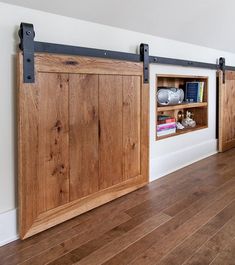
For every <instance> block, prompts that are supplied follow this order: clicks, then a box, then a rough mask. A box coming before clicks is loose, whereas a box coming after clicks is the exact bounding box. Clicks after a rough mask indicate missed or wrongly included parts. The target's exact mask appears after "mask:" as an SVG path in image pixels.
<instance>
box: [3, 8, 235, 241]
mask: <svg viewBox="0 0 235 265" xmlns="http://www.w3.org/2000/svg"><path fill="white" fill-rule="evenodd" d="M0 18H1V22H0V39H1V42H0V52H1V57H0V76H1V78H0V95H1V96H0V132H1V137H0V244H1V243H3V242H7V241H9V240H11V239H14V237H15V235H16V232H15V227H16V220H15V219H16V217H15V216H16V211H15V209H16V207H17V200H16V198H17V196H16V179H17V171H16V122H15V121H16V113H15V91H16V85H15V79H16V72H15V54H16V51H17V44H18V42H19V39H18V36H17V31H18V28H19V25H20V22H29V23H33V24H34V26H35V30H36V38H35V39H36V40H40V41H46V42H55V43H65V44H73V45H80V46H86V47H94V48H101V49H111V50H120V51H124V52H133V53H135V52H136V49H137V47H138V45H139V44H140V43H142V42H144V43H148V44H149V45H150V54H152V55H159V56H166V57H174V58H182V59H190V60H197V61H205V62H211V63H215V60H216V58H218V57H220V56H224V57H226V60H227V64H231V65H235V55H234V54H231V53H226V52H222V51H217V50H213V49H208V48H203V47H199V46H195V45H190V44H186V43H180V42H176V41H171V40H167V39H162V38H158V37H154V36H150V35H145V34H141V33H136V32H131V31H126V30H122V29H118V28H112V27H108V26H104V25H99V24H93V23H89V22H85V21H80V20H75V19H71V18H66V17H62V16H58V15H52V14H49V13H44V12H39V11H35V10H30V9H26V8H21V7H16V6H11V5H7V4H3V3H0ZM156 73H173V74H196V75H208V76H209V98H210V102H209V128H208V129H204V130H202V131H197V132H193V133H190V134H186V135H184V136H183V135H181V136H177V137H173V138H169V139H165V140H162V141H158V142H155V123H154V122H155V94H154V90H155V75H156ZM150 90H151V93H150V97H151V98H150V110H151V114H150V178H151V180H153V179H156V178H158V177H160V176H163V175H165V174H166V173H168V172H171V171H172V170H174V169H176V168H180V167H182V166H184V165H186V164H188V163H191V162H192V161H195V160H198V159H201V158H203V157H206V156H208V155H210V154H212V153H214V152H215V151H216V141H215V71H211V70H202V69H193V68H183V67H170V66H162V65H155V66H151V82H150Z"/></svg>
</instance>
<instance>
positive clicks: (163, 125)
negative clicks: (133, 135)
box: [157, 115, 176, 136]
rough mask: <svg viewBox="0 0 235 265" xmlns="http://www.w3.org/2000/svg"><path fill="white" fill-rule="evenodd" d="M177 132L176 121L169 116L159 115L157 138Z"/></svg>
mask: <svg viewBox="0 0 235 265" xmlns="http://www.w3.org/2000/svg"><path fill="white" fill-rule="evenodd" d="M175 132H176V121H175V118H172V117H170V116H168V115H159V116H158V124H157V136H164V135H168V134H172V133H175Z"/></svg>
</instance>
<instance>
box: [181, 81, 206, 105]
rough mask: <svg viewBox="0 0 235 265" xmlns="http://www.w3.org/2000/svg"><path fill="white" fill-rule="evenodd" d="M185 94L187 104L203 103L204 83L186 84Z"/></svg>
mask: <svg viewBox="0 0 235 265" xmlns="http://www.w3.org/2000/svg"><path fill="white" fill-rule="evenodd" d="M185 92H186V93H185V100H186V101H187V102H192V103H193V102H203V92H204V82H187V83H186V89H185Z"/></svg>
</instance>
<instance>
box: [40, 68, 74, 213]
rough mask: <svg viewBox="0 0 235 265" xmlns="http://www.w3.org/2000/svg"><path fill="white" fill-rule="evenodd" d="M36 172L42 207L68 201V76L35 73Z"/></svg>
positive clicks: (50, 206) (52, 206)
mask: <svg viewBox="0 0 235 265" xmlns="http://www.w3.org/2000/svg"><path fill="white" fill-rule="evenodd" d="M38 79H39V85H40V91H39V97H40V99H39V101H40V103H39V168H38V169H39V175H40V178H41V181H43V180H44V185H45V186H44V189H45V200H46V209H47V210H49V209H52V208H55V207H57V206H59V205H62V204H64V203H66V202H68V201H69V131H68V75H67V74H56V73H39V75H38Z"/></svg>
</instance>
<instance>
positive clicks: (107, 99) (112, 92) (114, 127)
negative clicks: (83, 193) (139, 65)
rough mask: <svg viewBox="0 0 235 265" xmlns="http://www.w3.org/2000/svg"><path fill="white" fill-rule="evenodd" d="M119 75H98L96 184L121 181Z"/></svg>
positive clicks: (102, 186) (120, 94)
mask: <svg viewBox="0 0 235 265" xmlns="http://www.w3.org/2000/svg"><path fill="white" fill-rule="evenodd" d="M122 126H123V124H122V76H120V75H100V76H99V137H100V145H99V154H100V163H99V175H100V177H99V181H100V182H99V186H100V189H105V188H107V187H110V186H112V185H115V184H117V183H120V182H122V177H123V174H122V163H123V161H122Z"/></svg>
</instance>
